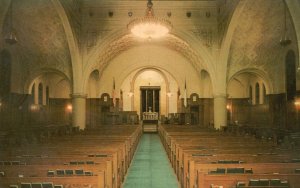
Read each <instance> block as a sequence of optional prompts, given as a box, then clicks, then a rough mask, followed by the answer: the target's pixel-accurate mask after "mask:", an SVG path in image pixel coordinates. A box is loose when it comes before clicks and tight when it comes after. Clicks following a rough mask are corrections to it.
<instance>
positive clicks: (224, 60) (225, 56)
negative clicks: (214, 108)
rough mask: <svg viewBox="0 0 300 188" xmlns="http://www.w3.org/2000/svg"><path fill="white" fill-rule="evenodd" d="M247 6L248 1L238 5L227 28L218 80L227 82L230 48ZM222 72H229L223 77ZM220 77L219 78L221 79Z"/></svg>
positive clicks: (224, 88)
mask: <svg viewBox="0 0 300 188" xmlns="http://www.w3.org/2000/svg"><path fill="white" fill-rule="evenodd" d="M245 5H246V1H240V2H239V3H238V5H237V6H236V9H235V11H234V13H233V15H232V17H231V20H230V23H229V26H228V28H227V32H226V34H225V35H224V38H223V41H222V44H221V49H220V54H219V61H220V62H219V63H218V70H217V72H218V74H216V76H218V75H219V76H221V77H220V78H218V80H227V76H228V75H227V74H228V70H227V66H228V62H229V61H228V59H229V54H230V46H231V42H232V39H233V34H234V32H235V29H236V27H237V26H238V23H239V19H240V16H241V15H242V14H243V11H244V7H245ZM222 70H227V71H226V72H225V73H224V75H222ZM219 76H218V77H219ZM226 85H227V84H226V83H224V85H223V86H221V88H222V87H223V88H222V89H221V92H222V91H223V92H224V91H226Z"/></svg>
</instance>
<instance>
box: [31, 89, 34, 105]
mask: <svg viewBox="0 0 300 188" xmlns="http://www.w3.org/2000/svg"><path fill="white" fill-rule="evenodd" d="M31 96H32V101H33V102H32V103H33V104H34V103H35V84H33V85H32V88H31Z"/></svg>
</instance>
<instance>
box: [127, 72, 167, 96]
mask: <svg viewBox="0 0 300 188" xmlns="http://www.w3.org/2000/svg"><path fill="white" fill-rule="evenodd" d="M149 70H151V71H154V72H157V73H158V74H160V75H162V77H163V79H164V81H165V83H166V91H167V92H169V90H170V85H169V80H168V78H167V76H166V75H165V73H164V72H162V71H161V70H160V69H158V68H156V67H144V68H141V69H140V70H139V71H137V72H136V73H135V75H134V76H133V78H132V81H131V86H130V89H131V90H133V88H134V84H135V81H136V78H137V77H138V76H139V75H140V74H142V73H143V72H145V71H149Z"/></svg>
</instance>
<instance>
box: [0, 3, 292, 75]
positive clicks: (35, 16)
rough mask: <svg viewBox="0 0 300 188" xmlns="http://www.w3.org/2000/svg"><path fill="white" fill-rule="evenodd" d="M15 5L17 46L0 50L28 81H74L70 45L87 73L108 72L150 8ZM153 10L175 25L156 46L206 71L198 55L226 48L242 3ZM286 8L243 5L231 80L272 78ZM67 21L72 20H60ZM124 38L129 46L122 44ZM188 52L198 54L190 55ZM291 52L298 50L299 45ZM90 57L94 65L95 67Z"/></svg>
mask: <svg viewBox="0 0 300 188" xmlns="http://www.w3.org/2000/svg"><path fill="white" fill-rule="evenodd" d="M10 2H11V0H2V1H1V2H0V5H1V6H0V12H1V14H0V24H2V29H1V31H2V36H1V38H4V36H5V34H6V33H7V32H8V31H9V27H8V25H9V16H8V15H9V11H8V10H9V4H10ZM12 2H13V27H14V29H15V31H16V34H17V36H18V40H19V41H18V43H17V44H16V45H13V46H10V45H8V44H6V43H5V42H4V40H1V41H0V47H1V49H5V48H6V49H9V50H10V51H11V52H12V54H13V56H14V57H17V58H18V62H19V63H20V66H22V67H23V72H25V73H26V74H27V73H29V74H31V73H35V72H36V71H38V70H40V69H55V70H58V71H60V72H62V73H64V74H65V75H66V76H67V77H68V78H70V79H72V74H73V73H72V66H74V65H72V63H74V62H72V53H71V50H70V40H74V41H75V44H76V47H78V53H79V54H77V55H79V56H80V59H82V62H80V63H82V64H83V65H84V64H85V63H87V62H89V61H99V62H94V63H96V64H98V65H99V66H98V68H99V69H101V67H104V66H102V63H103V64H105V63H106V64H107V63H108V61H109V60H110V59H111V58H114V57H115V56H116V55H118V54H119V53H120V52H122V51H124V50H126V49H128V48H130V47H131V46H133V45H136V44H137V42H136V41H134V40H133V39H131V38H130V36H126V35H128V34H129V32H128V30H127V24H128V23H129V22H130V20H132V19H133V18H136V17H142V16H144V14H145V9H146V3H147V1H146V0H128V1H121V0H99V1H98V0H97V1H96V0H84V1H83V0H26V1H17V0H13V1H12ZM153 4H154V6H153V8H154V11H155V15H156V16H158V17H163V18H166V19H169V20H170V21H171V22H172V24H173V29H172V31H171V34H172V36H170V37H169V38H168V39H167V40H166V41H164V42H162V43H158V45H161V44H163V45H165V46H169V48H171V49H174V50H177V51H178V52H179V53H182V54H183V55H184V56H186V57H187V58H189V59H190V60H191V61H195V62H194V63H195V64H196V63H199V64H201V63H202V62H197V61H203V59H201V58H199V57H198V56H200V57H201V53H203V50H202V52H201V50H200V52H199V53H200V55H199V54H198V52H197V50H199V49H197V46H199V44H200V45H201V46H202V47H203V48H204V49H205V53H208V54H209V55H210V56H214V55H215V52H216V51H217V50H218V49H220V48H221V46H222V42H223V40H224V37H225V36H226V34H227V31H228V26H229V25H230V23H231V21H232V20H231V19H232V15H233V14H234V13H235V11H236V9H237V8H239V6H240V0H193V1H187V0H184V1H182V0H181V1H178V0H177V1H176V0H173V1H172V0H161V1H153ZM58 5H59V6H58ZM59 7H61V9H59ZM283 8H284V6H283V0H248V1H246V3H245V6H244V7H243V12H242V14H241V15H240V17H239V18H238V20H234V21H235V22H237V27H236V28H235V30H234V34H233V35H234V36H233V40H232V42H231V45H230V55H229V59H228V75H229V76H228V77H230V76H231V75H234V73H235V72H237V71H239V70H241V69H242V68H244V67H249V68H257V67H260V68H262V69H263V70H266V71H274V69H275V68H276V67H275V68H274V66H273V65H274V62H276V61H277V59H278V55H277V54H279V53H277V52H278V51H280V50H282V46H280V45H279V43H278V41H279V40H280V38H281V36H282V31H283V18H284V13H283ZM188 13H190V16H189V15H188ZM62 15H63V16H66V18H67V19H66V20H65V19H62ZM287 20H288V22H287V26H288V28H289V34H290V36H291V38H292V40H293V41H297V39H296V34H295V31H294V28H293V27H294V26H293V24H292V21H291V18H290V15H289V14H288V16H287ZM66 21H67V23H66ZM66 25H69V26H70V28H71V33H67V31H66ZM70 37H71V38H70ZM122 37H123V39H124V37H125V38H126V40H123V41H122ZM174 38H176V40H175V39H174ZM113 41H114V42H115V43H113ZM181 41H182V42H181ZM112 44H113V46H112ZM109 45H110V47H107V46H109ZM185 45H187V46H193V47H192V48H186V47H185ZM293 45H294V48H297V45H296V44H295V43H294V44H293ZM191 49H192V50H191ZM193 50H195V51H193ZM197 55H198V56H197ZM92 56H96V57H97V58H94V59H91V57H92ZM106 56H107V57H106ZM105 57H106V59H105ZM192 63H193V62H192ZM83 67H84V66H83ZM204 67H205V66H204ZM24 79H26V76H24Z"/></svg>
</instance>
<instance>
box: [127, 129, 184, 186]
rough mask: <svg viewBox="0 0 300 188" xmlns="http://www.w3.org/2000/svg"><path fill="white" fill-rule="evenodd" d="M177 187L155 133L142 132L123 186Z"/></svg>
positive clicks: (170, 167) (173, 174)
mask: <svg viewBox="0 0 300 188" xmlns="http://www.w3.org/2000/svg"><path fill="white" fill-rule="evenodd" d="M139 187H143V188H163V187H173V188H177V187H179V184H178V182H177V179H176V176H175V173H174V172H173V170H172V166H171V164H170V162H169V161H168V157H167V154H166V152H165V150H164V147H163V145H162V143H161V141H160V139H159V137H158V135H157V134H154V133H150V134H143V136H142V137H141V140H140V143H139V145H138V148H137V151H136V153H135V155H134V157H133V161H132V163H131V166H130V168H129V170H128V174H127V177H126V179H125V183H124V186H123V188H139Z"/></svg>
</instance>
